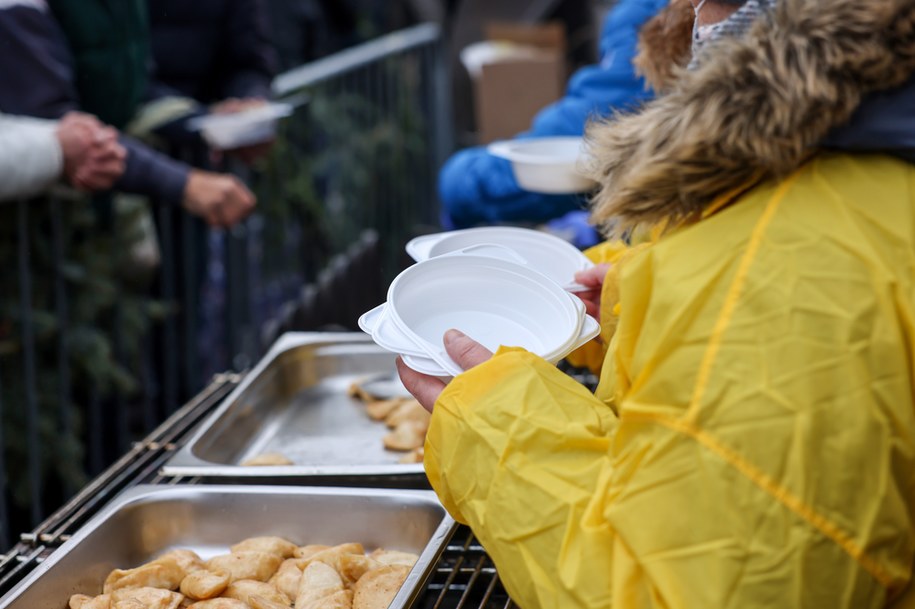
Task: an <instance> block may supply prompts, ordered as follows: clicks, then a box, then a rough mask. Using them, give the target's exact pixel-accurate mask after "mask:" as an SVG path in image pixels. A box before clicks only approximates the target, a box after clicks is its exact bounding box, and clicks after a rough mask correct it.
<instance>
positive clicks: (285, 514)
mask: <svg viewBox="0 0 915 609" xmlns="http://www.w3.org/2000/svg"><path fill="white" fill-rule="evenodd" d="M454 527H455V525H454V521H453V520H452V519H451V517H450V516H448V514H447V512H446V511H445V510H444V508H442V506H441V504H440V503H439V502H438V500H437V499H436V498H435V495H434V493H432V492H429V491H406V490H383V489H342V488H333V489H330V488H302V487H291V486H281V487H270V486H219V485H213V486H190V485H188V486H137V487H135V488H133V489H130V490H128V491H126V492H125V493H123V494H122V495H120V496H119V497H118V498H116V499H115V500H114V501H113V502H112V503H111V504H110V505H108V506H107V507H106V508H105V509H104V510H103V511H102V512H100V513H99V514H98V515H97V516H95V517H94V518H93V519H92V520H90V521H89V522H88V523H86V526H85V527H83V528H82V529H81V530H80V531H78V532H77V533H76V534H75V535H73V537H72V538H70V540H68V541H67V542H66V543H64V544H63V545H61V546H60V548H58V549H57V550H55V551H54V552H53V553H51V555H50V556H49V557H48V558H47V559H46V560H45V561H44V562H43V563H42V564H41V565H39V566H38V567H37V568H36V569H35V570H34V571H33V572H32V573H31V574H30V575H29V576H28V577H27V578H26V579H24V580H23V581H21V582H20V583H19V584H17V585H16V587H14V588H13V589H12V590H10V591H9V593H7V594H6V595H5V596H4V597H3V598H2V599H0V608H4V609H6V608H9V609H65V608H66V607H67V601H68V600H69V599H70V595H72V594H80V593H81V594H90V595H94V594H100V593H101V589H102V583H103V582H104V581H105V577H106V576H107V575H108V573H109V572H110V571H111V570H112V569H115V568H127V567H135V566H139V565H140V564H142V563H144V562H146V561H148V560H150V559H152V558H154V557H155V556H157V555H159V554H162V553H163V552H166V551H168V550H173V549H178V548H187V549H191V550H194V551H195V552H197V553H198V554H200V555H201V556H202V557H203V558H208V557H211V556H214V555H216V554H222V553H225V552H228V548H229V546H230V545H232V544H233V543H237V542H239V541H241V540H242V539H245V538H247V537H253V536H259V535H278V536H281V537H285V538H288V539H289V540H290V541H293V542H294V543H298V544H306V543H322V544H327V545H333V544H338V543H344V542H351V541H354V542H360V543H362V544H363V545H364V546H365V548H366V549H367V550H371V549H373V548H377V547H382V548H385V549H388V548H390V549H394V550H402V551H406V552H414V553H416V554H419V560H418V561H417V563H416V565H415V566H414V567H413V570H412V571H411V572H410V574H409V575H408V577H407V580H406V582H405V583H404V585H403V587H402V588H401V590H400V592H398V594H397V596H396V598H395V599H394V601H393V602H392V603H391V605H390V607H392V608H401V607H407V606H409V605H410V603H412V602H413V601H414V600H415V598H416V597H417V596H418V594H419V593H420V592H421V591H422V586H423V584H424V583H425V580H426V578H427V577H428V575H429V573H430V571H431V569H432V568H433V566H434V565H435V561H436V560H437V559H438V556H439V555H440V554H441V552H442V550H443V549H444V548H445V546H446V544H447V543H448V540H449V539H450V537H451V535H452V533H453V531H454Z"/></svg>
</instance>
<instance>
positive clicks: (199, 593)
mask: <svg viewBox="0 0 915 609" xmlns="http://www.w3.org/2000/svg"><path fill="white" fill-rule="evenodd" d="M228 585H229V576H228V575H226V574H225V573H214V572H213V571H208V570H206V569H201V570H200V571H194V572H193V573H189V574H187V575H186V576H185V577H184V579H182V580H181V587H180V589H181V594H183V595H185V596H187V597H189V598H192V599H194V600H197V601H202V600H206V599H208V598H215V597H217V596H219V595H220V594H222V591H223V590H225V589H226V587H227V586H228Z"/></svg>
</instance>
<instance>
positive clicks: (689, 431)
mask: <svg viewBox="0 0 915 609" xmlns="http://www.w3.org/2000/svg"><path fill="white" fill-rule="evenodd" d="M622 420H623V421H653V422H657V423H660V424H661V425H664V426H666V427H669V428H670V429H672V430H674V431H677V432H680V433H682V434H685V435H687V436H690V437H691V438H693V439H694V440H696V441H697V442H699V444H701V445H702V446H704V447H706V448H707V449H709V450H710V451H712V452H713V453H715V454H716V455H718V456H719V457H721V458H722V459H723V460H724V461H725V462H726V463H728V464H729V465H731V466H733V467H734V468H735V469H736V470H737V471H739V472H740V473H741V474H743V475H744V477H746V478H747V479H749V480H750V481H751V482H753V483H754V484H755V485H756V486H758V487H759V488H760V489H761V490H763V491H764V492H766V493H768V494H769V495H771V496H772V497H773V498H774V499H775V500H776V501H778V502H779V503H781V504H782V505H783V506H785V507H786V508H788V509H789V510H790V511H791V512H793V513H795V514H797V515H798V516H799V517H801V518H803V519H804V520H806V521H807V522H808V523H809V524H810V525H811V526H812V527H813V528H815V529H816V530H818V531H819V532H820V533H822V534H823V535H825V536H826V537H828V538H829V539H831V540H832V541H833V542H835V543H836V544H837V545H838V546H839V547H840V548H842V550H843V551H845V553H846V554H848V555H849V556H851V557H852V558H853V559H854V560H855V561H856V562H857V563H858V564H859V565H861V568H863V569H864V570H865V571H867V572H868V573H869V574H870V575H871V576H872V577H873V578H874V579H875V580H877V582H879V583H880V585H882V586H883V587H884V588H887V589H890V590H892V589H893V581H894V578H893V575H892V574H891V573H890V572H889V570H888V569H886V568H885V567H883V566H882V565H881V564H880V563H878V562H877V561H876V560H874V559H873V558H871V557H870V556H868V555H867V553H866V552H865V551H864V548H862V547H861V546H860V545H858V543H857V542H856V541H855V540H854V539H852V537H851V535H849V534H848V533H846V532H845V531H843V530H842V529H841V528H840V527H839V526H838V525H836V524H835V523H834V522H832V521H830V520H829V519H828V518H826V517H825V516H823V515H822V514H820V513H819V512H817V511H816V509H815V508H813V506H810V505H807V504H806V503H804V502H803V501H801V499H799V498H798V497H796V496H795V495H793V494H792V493H791V491H789V490H788V489H787V488H785V487H784V486H781V485H780V484H779V483H778V482H776V481H775V480H773V479H772V477H770V476H769V475H768V474H766V473H765V472H764V471H762V470H761V469H759V468H758V467H757V466H755V465H753V464H752V463H750V462H749V461H748V460H746V459H745V458H744V457H743V456H741V455H740V454H739V453H738V452H737V451H735V450H734V449H732V448H729V447H728V446H725V445H724V444H722V443H721V442H720V441H718V440H717V439H716V438H715V437H714V436H712V435H711V434H710V433H708V432H706V431H704V430H702V429H700V428H699V427H698V426H696V425H695V424H694V423H692V422H690V421H686V420H683V419H678V418H674V417H669V416H665V415H662V414H653V413H632V412H626V413H624V414H623V416H622Z"/></svg>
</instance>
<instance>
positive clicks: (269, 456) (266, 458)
mask: <svg viewBox="0 0 915 609" xmlns="http://www.w3.org/2000/svg"><path fill="white" fill-rule="evenodd" d="M241 465H242V467H255V466H264V465H293V461H292V460H291V459H290V458H289V457H287V456H286V455H284V454H282V453H263V454H261V455H257V456H256V457H251V458H250V459H246V460H244V461H242V462H241Z"/></svg>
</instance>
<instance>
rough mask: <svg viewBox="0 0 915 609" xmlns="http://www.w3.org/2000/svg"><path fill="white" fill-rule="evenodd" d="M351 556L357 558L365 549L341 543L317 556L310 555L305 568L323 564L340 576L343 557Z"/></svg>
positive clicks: (360, 546) (359, 544)
mask: <svg viewBox="0 0 915 609" xmlns="http://www.w3.org/2000/svg"><path fill="white" fill-rule="evenodd" d="M353 554H355V555H357V556H364V555H365V548H363V547H362V544H361V543H341V544H340V545H338V546H334V547H332V548H327V549H326V550H322V551H321V552H318V553H317V554H314V555H312V557H311V558H309V559H308V561H307V562H306V568H307V565H309V564H311V563H313V562H315V561H317V562H323V563H325V564H327V565H330V566H331V567H333V568H334V570H335V571H336V572H337V573H341V574H342V573H343V566H342V560H343V557H344V556H347V555H353Z"/></svg>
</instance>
